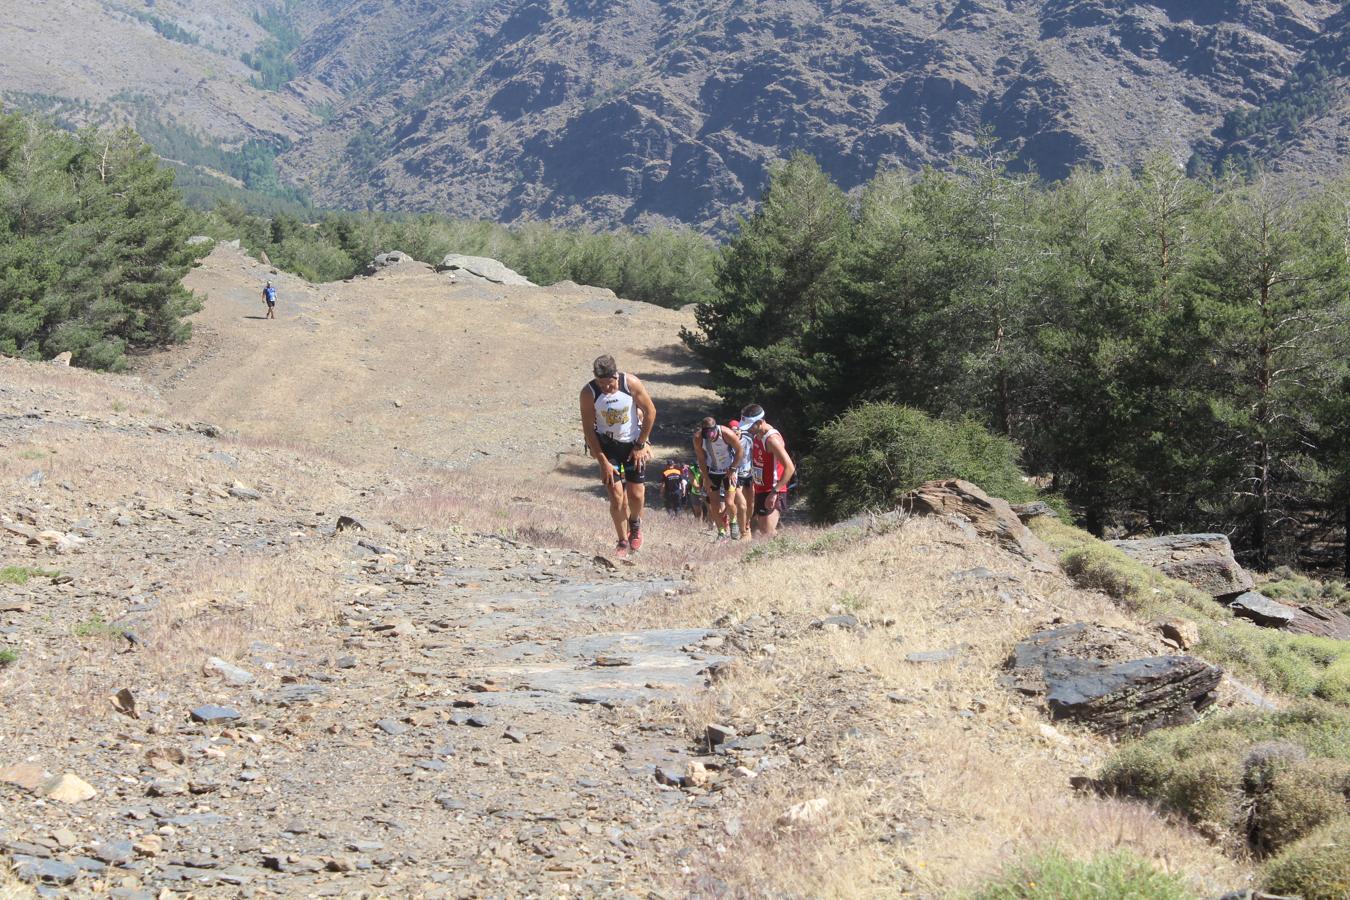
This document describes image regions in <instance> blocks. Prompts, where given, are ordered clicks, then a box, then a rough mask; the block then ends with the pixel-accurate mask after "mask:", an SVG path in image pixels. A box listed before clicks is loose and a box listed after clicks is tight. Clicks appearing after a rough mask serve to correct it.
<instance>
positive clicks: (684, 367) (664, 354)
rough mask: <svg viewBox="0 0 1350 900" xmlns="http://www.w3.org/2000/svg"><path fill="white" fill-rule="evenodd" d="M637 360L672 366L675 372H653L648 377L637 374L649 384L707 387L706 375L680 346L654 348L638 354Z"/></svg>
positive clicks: (684, 348)
mask: <svg viewBox="0 0 1350 900" xmlns="http://www.w3.org/2000/svg"><path fill="white" fill-rule="evenodd" d="M638 358H639V359H645V360H650V361H651V362H654V363H660V364H662V365H667V366H674V367H676V369H677V371H675V372H661V373H656V372H653V373H652V374H650V375H644V374H643V373H641V372H638V373H637V374H638V377H639V378H641V379H643V380H644V381H646V382H647V383H649V384H652V385H659V384H662V383H664V384H670V385H676V386H679V387H707V386H708V385H707V381H708V375H707V373H706V372H704V371H703V370H702V369H700V368H698V366H697V362H698V361H697V359H696V358H695V357H694V354H692V353H690V352H689V350H688V349H687V348H686V347H685V346H684V345H682V344H667V345H666V346H664V347H656V348H654V349H652V350H647V351H645V352H643V353H640V354H638Z"/></svg>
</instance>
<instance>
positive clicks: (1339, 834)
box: [1262, 817, 1350, 900]
mask: <svg viewBox="0 0 1350 900" xmlns="http://www.w3.org/2000/svg"><path fill="white" fill-rule="evenodd" d="M1262 887H1263V888H1264V889H1265V890H1266V891H1268V892H1270V893H1273V894H1281V895H1286V896H1289V895H1297V896H1299V897H1302V898H1303V900H1345V898H1346V897H1350V817H1342V818H1340V819H1338V820H1336V821H1334V822H1330V823H1328V824H1326V825H1323V826H1322V827H1321V828H1319V829H1317V830H1316V831H1314V832H1312V833H1310V834H1309V835H1308V836H1307V837H1305V838H1303V839H1302V840H1300V841H1298V842H1297V843H1295V844H1293V845H1292V846H1290V847H1289V848H1288V849H1286V850H1285V851H1284V852H1283V853H1281V854H1280V855H1279V856H1277V857H1275V858H1274V859H1272V860H1271V861H1270V862H1269V863H1268V864H1267V865H1266V867H1265V872H1264V879H1263V883H1262Z"/></svg>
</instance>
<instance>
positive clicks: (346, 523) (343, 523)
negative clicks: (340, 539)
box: [334, 515, 370, 531]
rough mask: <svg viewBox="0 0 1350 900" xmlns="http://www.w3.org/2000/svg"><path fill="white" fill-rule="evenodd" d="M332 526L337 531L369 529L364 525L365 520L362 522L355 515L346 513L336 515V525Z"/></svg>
mask: <svg viewBox="0 0 1350 900" xmlns="http://www.w3.org/2000/svg"><path fill="white" fill-rule="evenodd" d="M334 527H335V528H336V529H337V530H338V531H347V530H355V531H369V530H370V529H369V528H367V527H366V523H365V522H362V521H361V520H360V519H358V518H356V516H348V515H341V516H338V518H337V525H335V526H334Z"/></svg>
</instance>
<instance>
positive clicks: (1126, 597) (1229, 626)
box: [1030, 516, 1350, 706]
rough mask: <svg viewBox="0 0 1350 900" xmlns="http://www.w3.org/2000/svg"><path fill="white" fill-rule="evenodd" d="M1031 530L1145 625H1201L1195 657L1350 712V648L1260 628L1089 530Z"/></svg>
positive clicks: (1056, 526)
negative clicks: (1155, 621) (1173, 620)
mask: <svg viewBox="0 0 1350 900" xmlns="http://www.w3.org/2000/svg"><path fill="white" fill-rule="evenodd" d="M1030 527H1031V529H1032V531H1034V532H1035V533H1036V534H1037V535H1038V536H1039V537H1040V538H1041V539H1042V540H1044V541H1045V542H1046V543H1047V544H1049V545H1050V546H1051V547H1052V548H1053V549H1054V550H1055V551H1056V552H1057V553H1059V555H1060V556H1059V560H1060V565H1061V566H1062V567H1063V568H1064V571H1065V572H1066V573H1067V574H1068V575H1069V577H1070V578H1072V579H1073V580H1074V583H1076V584H1077V585H1079V586H1080V587H1084V588H1089V589H1092V590H1100V591H1104V592H1105V593H1107V594H1109V595H1111V597H1112V598H1113V599H1115V600H1116V601H1117V602H1118V603H1120V605H1121V606H1123V607H1125V608H1126V609H1128V610H1130V611H1131V612H1132V613H1134V614H1135V615H1137V616H1139V617H1140V618H1144V619H1151V618H1157V617H1163V616H1180V617H1182V618H1186V619H1191V620H1192V621H1194V622H1195V623H1196V625H1197V627H1198V628H1199V629H1200V645H1199V646H1198V647H1197V648H1196V651H1197V652H1198V653H1199V654H1200V655H1201V656H1203V657H1204V658H1205V659H1208V660H1210V661H1211V662H1214V663H1217V664H1218V665H1221V666H1224V667H1226V668H1228V669H1230V670H1232V671H1233V673H1234V674H1236V675H1239V676H1241V677H1243V678H1248V679H1251V680H1253V681H1256V682H1259V683H1260V684H1261V685H1262V686H1264V687H1266V688H1267V689H1269V690H1272V691H1278V692H1280V693H1282V694H1288V695H1290V696H1292V697H1317V698H1320V699H1323V700H1328V701H1330V702H1332V703H1335V704H1338V705H1340V706H1350V641H1338V640H1336V639H1334V638H1324V637H1316V636H1314V635H1305V634H1287V633H1285V632H1282V631H1275V630H1273V629H1269V628H1261V627H1259V626H1256V625H1253V624H1251V623H1250V622H1246V621H1244V620H1242V619H1239V618H1237V617H1236V616H1234V615H1233V614H1232V611H1231V610H1229V609H1228V608H1227V607H1225V606H1223V605H1222V604H1220V603H1217V602H1215V601H1214V599H1213V598H1211V597H1210V596H1209V595H1207V594H1205V593H1203V592H1201V591H1198V590H1196V589H1195V588H1193V587H1191V586H1190V585H1189V584H1187V583H1185V582H1184V581H1178V580H1177V579H1175V578H1169V577H1167V576H1166V575H1163V574H1162V573H1161V572H1158V571H1156V570H1154V569H1151V568H1149V567H1148V566H1146V565H1144V564H1143V563H1140V562H1137V561H1135V560H1133V559H1130V558H1129V557H1128V556H1126V555H1125V554H1124V553H1122V552H1121V551H1119V550H1117V549H1116V548H1114V547H1111V546H1110V545H1108V544H1106V543H1104V542H1102V541H1099V540H1097V539H1096V538H1094V537H1093V536H1092V535H1090V534H1088V533H1087V532H1086V531H1082V530H1080V529H1078V528H1074V527H1073V526H1072V525H1068V524H1066V523H1064V522H1062V521H1059V520H1056V519H1052V518H1049V517H1047V516H1038V517H1037V518H1035V519H1032V520H1031V525H1030Z"/></svg>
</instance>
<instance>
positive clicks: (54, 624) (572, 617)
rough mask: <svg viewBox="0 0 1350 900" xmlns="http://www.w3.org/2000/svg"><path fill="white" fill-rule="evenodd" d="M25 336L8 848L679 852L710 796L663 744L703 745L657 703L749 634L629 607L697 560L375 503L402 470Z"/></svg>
mask: <svg viewBox="0 0 1350 900" xmlns="http://www.w3.org/2000/svg"><path fill="white" fill-rule="evenodd" d="M5 366H6V369H5V373H6V375H7V376H11V377H10V378H8V379H7V384H10V385H14V384H15V383H16V382H17V383H18V385H17V386H14V387H6V388H5V389H4V400H5V401H6V402H5V410H4V416H3V418H0V444H2V445H3V446H5V447H6V449H7V450H8V451H12V452H8V453H7V454H6V460H7V461H6V464H5V469H6V471H5V472H4V476H5V479H6V484H7V490H6V495H5V497H4V506H3V509H2V510H0V512H2V513H3V516H4V519H3V521H4V524H5V530H4V538H5V543H4V545H3V550H4V562H5V564H6V566H8V567H9V569H8V570H7V571H8V572H9V573H10V574H11V577H10V578H9V579H8V581H7V583H6V584H5V585H4V586H3V598H4V599H3V603H0V610H2V612H0V637H3V638H4V640H5V641H6V643H5V646H6V647H12V648H14V650H16V651H17V653H18V654H19V656H18V661H17V662H15V663H14V664H12V665H11V666H9V667H6V668H4V669H0V679H3V682H4V684H3V687H4V690H5V696H6V698H7V700H6V715H5V716H4V718H3V720H0V731H3V747H4V748H5V755H4V758H3V760H0V769H2V770H3V771H2V772H0V778H3V779H4V786H3V788H0V813H2V814H0V847H3V849H4V850H5V852H6V853H7V854H8V855H9V857H10V859H11V860H12V861H13V862H14V863H15V865H16V867H17V871H18V873H19V875H20V877H22V878H24V879H27V880H32V881H35V882H36V883H37V884H38V885H39V889H40V890H42V891H48V892H51V891H66V890H73V891H76V892H81V891H84V892H91V893H104V892H108V893H111V894H112V895H114V896H155V895H157V893H158V892H159V891H160V890H161V889H162V888H165V887H168V888H170V889H171V890H175V891H192V892H194V893H196V894H198V895H201V894H203V893H205V894H210V893H212V892H220V893H223V894H227V895H238V894H245V895H251V894H253V893H264V894H276V895H283V896H297V895H338V894H341V895H344V896H345V895H349V894H352V895H359V894H360V892H361V891H366V892H368V893H369V895H372V896H374V895H380V896H405V895H419V896H436V895H453V896H461V895H462V896H469V895H481V894H485V893H486V894H494V893H495V894H522V893H523V894H528V893H541V892H542V893H558V892H565V891H567V890H574V891H578V892H580V893H583V894H605V893H622V892H623V890H624V889H625V886H627V885H641V884H651V883H654V882H656V881H658V880H659V878H660V874H659V873H660V872H661V870H663V869H664V868H665V864H664V863H663V861H662V860H663V859H664V857H665V856H666V853H667V852H669V853H676V852H677V851H678V850H679V849H680V841H681V840H683V838H682V837H681V829H680V828H679V827H678V823H679V822H680V820H681V818H682V817H683V816H686V815H687V814H688V812H687V809H688V797H687V796H686V795H684V794H681V793H680V792H679V791H677V790H675V789H674V788H673V787H671V786H670V785H662V784H660V783H658V782H657V781H656V779H655V778H654V772H655V771H656V770H657V769H658V767H664V768H665V769H667V770H674V769H676V768H677V767H678V765H679V764H680V762H681V760H682V759H683V757H684V756H685V755H686V754H687V752H688V749H689V748H688V746H687V743H688V742H687V741H686V740H685V738H684V736H683V730H682V727H681V726H680V724H679V723H678V721H676V720H675V719H674V717H672V716H670V715H669V714H666V715H663V716H656V718H655V719H652V718H651V717H652V715H653V710H658V709H666V710H667V712H668V710H669V706H670V703H672V702H674V701H675V700H677V699H678V698H679V697H681V696H683V695H684V694H685V693H687V692H688V691H689V690H690V689H692V688H698V687H701V686H702V685H703V684H704V683H705V680H706V678H707V672H708V671H709V669H710V668H715V667H716V666H718V665H720V664H722V663H723V662H724V661H725V657H723V656H720V655H719V654H718V652H717V651H716V649H715V648H716V645H717V644H719V643H720V641H721V638H720V637H719V636H718V635H717V633H716V631H715V630H712V629H702V628H692V629H690V628H676V629H652V630H646V631H624V630H617V629H616V625H617V624H618V623H620V622H621V620H622V619H624V618H625V617H626V608H627V607H629V606H632V605H633V604H636V603H638V602H639V601H640V600H641V599H642V598H644V597H646V596H648V595H653V594H654V595H658V596H662V597H667V598H668V597H671V596H676V595H678V593H679V592H680V591H681V590H683V589H684V586H683V584H682V583H681V582H680V581H679V580H676V579H672V578H669V577H665V576H662V575H660V574H659V573H654V572H651V571H644V570H643V569H641V568H637V567H633V566H628V565H616V564H615V563H614V562H612V561H609V560H607V559H604V558H601V557H595V556H594V555H588V554H585V553H578V552H576V551H572V550H558V549H537V548H534V547H530V546H528V545H525V544H522V543H520V542H518V541H515V540H512V539H510V538H504V537H500V536H493V535H480V534H474V533H472V532H466V531H462V530H458V531H453V532H440V533H438V534H436V535H435V536H434V537H430V536H428V535H427V534H426V533H424V532H422V531H421V530H411V531H410V530H408V529H406V528H403V530H402V531H400V530H396V529H394V528H391V527H390V526H388V525H381V524H378V523H377V522H376V521H375V520H371V519H367V518H366V517H365V515H364V513H363V512H361V510H362V509H364V508H367V507H370V506H373V505H375V504H376V502H377V501H378V498H380V497H381V496H384V495H386V494H387V493H388V492H389V491H390V490H391V485H389V484H388V483H387V482H381V481H380V480H378V479H376V480H373V481H363V480H362V479H361V477H360V476H359V475H356V474H352V473H347V472H342V471H341V470H339V469H338V468H337V467H335V466H333V465H332V464H329V463H323V464H318V463H312V462H307V461H304V460H299V459H296V458H295V457H294V456H293V455H287V454H276V453H274V452H272V451H265V450H258V449H255V448H251V447H248V446H239V445H236V444H233V443H230V442H228V441H222V440H220V439H217V438H213V437H210V436H209V435H208V434H204V433H202V432H203V431H207V432H210V429H205V428H202V429H197V430H193V428H192V427H191V426H180V425H175V424H173V423H172V422H170V421H169V420H161V419H158V418H155V417H153V416H152V417H147V416H146V415H145V413H146V411H147V410H150V411H153V410H154V404H155V400H154V398H153V396H152V395H151V394H149V393H141V392H138V390H136V389H133V390H130V391H120V392H119V391H112V392H110V393H109V394H108V395H106V396H101V393H102V392H101V390H100V387H101V386H100V385H99V384H98V382H97V379H96V376H90V375H86V374H85V373H75V372H66V371H60V372H52V371H39V367H29V366H26V365H24V364H18V363H6V364H5ZM52 377H55V378H57V379H58V380H61V381H68V382H71V383H73V384H74V385H75V386H76V388H77V393H78V392H79V391H87V392H88V394H87V395H85V396H74V395H72V393H71V392H70V391H69V390H68V389H67V388H68V385H61V384H58V385H55V386H53V385H51V384H49V383H48V380H49V379H50V378H52ZM25 382H27V384H26V385H25V384H24V383H25ZM104 402H110V403H111V405H112V406H113V407H118V406H121V407H124V408H126V407H128V406H130V405H134V404H139V405H141V408H139V409H131V408H126V410H125V412H121V413H119V412H115V411H109V412H108V413H106V414H101V413H99V412H97V410H96V408H95V407H96V406H99V405H102V404H103V403H104ZM124 442H130V443H129V444H125V443H124ZM152 457H153V458H154V460H155V463H154V464H151V463H148V462H147V460H148V459H150V458H152ZM124 467H125V468H126V469H127V470H128V471H126V472H124V473H118V471H117V470H119V469H123V468H124ZM29 469H31V471H25V470H29ZM137 469H140V470H141V471H140V473H139V474H140V476H141V477H140V478H137V477H136V474H137V472H136V470H137ZM117 474H124V475H125V476H126V477H125V478H121V477H110V476H113V475H117ZM250 476H252V477H250ZM241 478H249V479H250V480H249V483H247V484H245V483H244V482H243V481H240V480H239V479H241ZM320 481H322V488H323V490H322V492H320V491H319V482H320ZM344 511H345V512H344ZM346 513H352V516H351V517H350V518H343V519H341V520H340V516H342V515H344V514H346ZM339 523H340V524H341V525H342V526H343V527H341V528H339V527H338V525H339ZM399 527H400V528H402V526H399ZM15 573H20V575H21V576H22V580H23V583H22V584H20V583H15V582H16V581H17V580H19V579H18V578H16V577H14V574H15ZM62 776H73V777H66V778H65V779H64V780H63V779H62ZM76 779H78V780H76ZM72 785H73V786H74V788H73V792H72V793H69V794H68V793H66V792H67V789H71V786H72ZM86 794H88V795H89V796H86Z"/></svg>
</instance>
